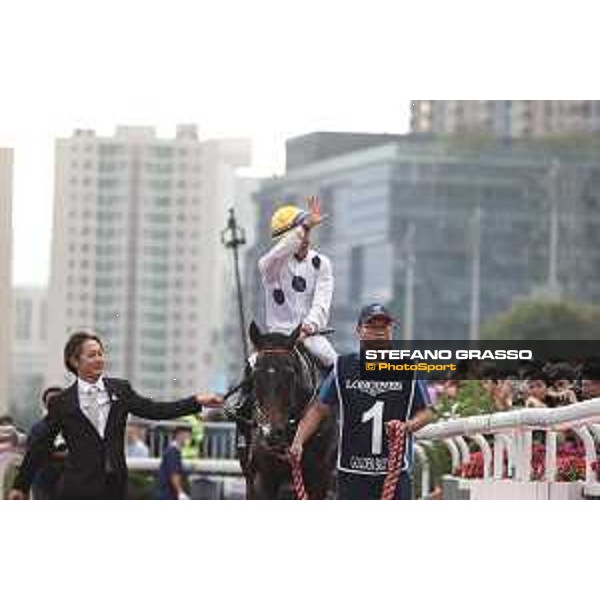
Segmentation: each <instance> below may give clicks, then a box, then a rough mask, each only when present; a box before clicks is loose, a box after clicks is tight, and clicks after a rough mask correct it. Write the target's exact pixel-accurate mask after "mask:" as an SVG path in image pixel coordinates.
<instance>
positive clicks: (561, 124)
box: [411, 100, 600, 138]
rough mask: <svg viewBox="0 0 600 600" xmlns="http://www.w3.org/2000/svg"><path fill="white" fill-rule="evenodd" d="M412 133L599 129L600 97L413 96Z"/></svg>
mask: <svg viewBox="0 0 600 600" xmlns="http://www.w3.org/2000/svg"><path fill="white" fill-rule="evenodd" d="M411 130H412V131H413V132H414V133H464V132H471V133H488V134H491V135H495V136H501V137H507V138H508V137H515V138H519V137H542V136H545V135H551V134H564V133H591V132H597V131H600V100H413V101H412V104H411Z"/></svg>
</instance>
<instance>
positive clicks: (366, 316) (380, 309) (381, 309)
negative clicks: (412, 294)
mask: <svg viewBox="0 0 600 600" xmlns="http://www.w3.org/2000/svg"><path fill="white" fill-rule="evenodd" d="M374 317H385V318H386V319H388V320H389V321H394V320H395V319H394V317H392V315H391V314H390V312H389V311H388V309H387V308H386V307H385V306H383V304H379V303H378V302H375V303H373V304H367V306H363V307H362V309H361V311H360V314H359V315H358V324H359V325H362V324H363V323H365V322H366V321H369V320H370V319H373V318H374Z"/></svg>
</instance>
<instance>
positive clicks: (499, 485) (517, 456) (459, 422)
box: [415, 398, 600, 498]
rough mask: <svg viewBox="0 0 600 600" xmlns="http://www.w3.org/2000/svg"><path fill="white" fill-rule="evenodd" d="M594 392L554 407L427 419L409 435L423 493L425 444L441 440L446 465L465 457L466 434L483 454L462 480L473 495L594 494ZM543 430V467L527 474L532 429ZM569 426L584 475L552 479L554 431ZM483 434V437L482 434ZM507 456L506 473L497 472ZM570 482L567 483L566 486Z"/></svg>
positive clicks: (597, 401)
mask: <svg viewBox="0 0 600 600" xmlns="http://www.w3.org/2000/svg"><path fill="white" fill-rule="evenodd" d="M598 423H600V398H594V399H592V400H586V401H584V402H579V403H577V404H572V405H569V406H565V407H560V408H523V409H518V410H513V411H510V412H498V413H492V414H486V415H479V416H474V417H465V418H460V419H453V420H451V421H442V422H438V423H433V424H431V425H428V426H427V427H424V428H423V429H421V430H420V431H418V432H417V434H416V435H415V442H416V443H415V447H416V448H415V455H416V458H417V460H418V461H419V462H420V464H421V487H422V495H423V497H427V495H428V494H429V493H430V491H431V489H430V483H429V482H430V468H429V459H428V457H427V452H426V449H427V446H428V444H431V443H432V442H443V443H444V444H445V445H446V446H447V448H448V450H449V452H450V456H451V461H452V470H453V471H454V470H455V469H456V468H457V467H459V466H461V465H464V464H466V463H468V462H469V458H470V451H469V446H468V444H467V440H470V441H471V442H472V443H473V444H475V445H477V446H478V447H479V449H480V450H481V454H482V457H483V478H481V479H479V480H467V481H463V482H461V483H462V486H463V489H464V488H466V487H469V488H470V489H471V491H472V492H473V493H472V494H471V496H472V497H474V498H493V497H515V498H518V497H521V498H525V497H545V498H553V497H581V495H582V493H584V494H585V495H586V496H598V495H600V484H599V483H598V476H597V472H596V471H595V469H594V468H593V467H592V465H593V463H594V462H595V461H596V460H597V455H596V443H597V442H600V425H598ZM538 430H539V431H545V432H546V440H545V472H544V477H543V479H542V480H541V481H540V480H535V481H534V480H533V479H532V473H531V458H532V433H533V431H538ZM568 430H571V431H573V433H574V434H575V435H576V436H577V437H578V438H579V439H580V440H581V442H582V444H583V448H584V451H585V462H586V471H585V480H584V481H583V482H573V483H570V484H567V483H557V432H564V431H568ZM486 436H487V437H486ZM490 437H491V438H493V441H490V439H489V438H490ZM505 455H506V456H507V465H508V478H505V477H503V474H504V467H505V463H504V459H505ZM567 486H570V487H567Z"/></svg>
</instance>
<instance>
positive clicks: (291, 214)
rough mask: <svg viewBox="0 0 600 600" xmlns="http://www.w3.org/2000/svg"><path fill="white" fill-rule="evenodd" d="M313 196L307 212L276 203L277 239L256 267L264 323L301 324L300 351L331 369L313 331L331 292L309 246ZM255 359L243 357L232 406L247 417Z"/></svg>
mask: <svg viewBox="0 0 600 600" xmlns="http://www.w3.org/2000/svg"><path fill="white" fill-rule="evenodd" d="M323 218H324V217H323V216H322V215H321V206H320V203H319V200H318V199H317V198H315V197H311V198H309V200H308V211H305V210H302V209H300V208H298V207H296V206H290V205H288V206H282V207H281V208H279V209H278V210H277V211H275V213H274V214H273V217H272V219H271V237H272V238H273V239H275V240H277V242H276V243H275V244H274V245H273V247H272V248H271V249H270V250H269V251H268V252H266V254H264V255H263V256H262V257H261V258H260V259H259V261H258V269H259V271H260V276H261V279H262V283H263V287H264V289H265V294H266V325H267V329H268V331H269V332H270V333H274V332H280V333H284V334H287V335H289V334H290V333H291V332H292V331H293V330H294V329H295V328H296V327H298V325H300V324H301V326H302V329H301V335H300V337H299V339H300V340H301V341H302V342H303V346H304V348H305V349H306V351H307V352H308V353H309V354H310V355H311V356H312V357H314V358H315V359H316V360H315V362H316V363H318V366H319V367H322V368H323V369H327V370H329V369H331V368H332V367H333V365H334V363H335V361H336V358H337V354H336V352H335V350H334V349H333V346H332V345H331V343H330V342H329V340H328V339H327V338H325V337H324V336H322V335H318V334H317V335H315V333H316V332H318V331H321V330H322V329H324V328H325V327H326V326H327V322H328V320H329V311H330V308H331V299H332V296H333V287H334V283H333V272H332V268H331V262H330V261H329V259H328V258H327V257H326V256H324V255H323V254H321V253H319V252H316V251H315V250H313V249H311V248H310V231H311V229H312V228H313V227H316V226H317V225H319V223H321V221H322V220H323ZM255 362H256V354H253V355H251V356H250V357H249V359H248V365H246V376H245V379H244V380H245V383H244V385H243V387H242V393H241V394H240V403H239V404H238V406H237V407H236V409H235V410H236V413H237V414H238V416H242V417H245V418H248V417H249V416H250V412H251V409H252V408H251V405H252V403H251V401H250V397H251V394H252V386H251V385H250V384H249V383H248V379H247V375H248V373H249V370H250V369H251V368H252V367H253V366H254V364H255ZM249 435H250V433H249V431H248V430H247V428H246V427H244V426H240V424H239V423H238V427H237V430H236V439H237V448H238V455H239V457H240V460H241V462H242V468H243V469H244V465H245V463H246V460H247V445H248V440H249Z"/></svg>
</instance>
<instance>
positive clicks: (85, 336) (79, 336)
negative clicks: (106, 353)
mask: <svg viewBox="0 0 600 600" xmlns="http://www.w3.org/2000/svg"><path fill="white" fill-rule="evenodd" d="M88 340H93V341H94V342H98V344H100V348H102V350H104V346H103V345H102V340H101V339H100V338H99V337H98V336H97V335H94V334H93V333H87V332H86V331H78V332H77V333H74V334H73V335H72V336H71V337H70V338H69V341H68V342H67V343H66V344H65V367H66V368H67V370H68V371H70V372H71V373H73V375H77V371H76V370H75V367H73V365H72V364H71V361H72V360H73V359H78V358H79V357H80V356H81V349H82V348H83V344H85V342H87V341H88Z"/></svg>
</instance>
